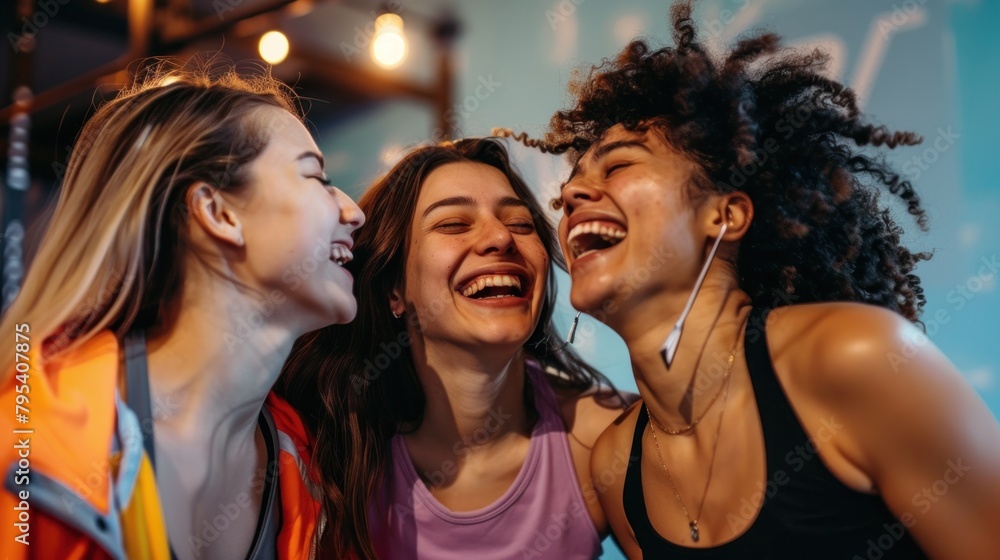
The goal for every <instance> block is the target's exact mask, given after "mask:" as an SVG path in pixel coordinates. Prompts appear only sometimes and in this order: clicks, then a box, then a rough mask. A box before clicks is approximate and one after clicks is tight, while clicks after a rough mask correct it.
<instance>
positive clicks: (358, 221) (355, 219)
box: [334, 189, 365, 229]
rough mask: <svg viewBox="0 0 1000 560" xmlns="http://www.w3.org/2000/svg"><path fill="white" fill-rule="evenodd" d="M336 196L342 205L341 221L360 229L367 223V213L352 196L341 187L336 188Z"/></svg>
mask: <svg viewBox="0 0 1000 560" xmlns="http://www.w3.org/2000/svg"><path fill="white" fill-rule="evenodd" d="M334 198H336V199H337V203H338V204H339V205H340V223H342V224H348V225H350V226H353V227H352V229H358V228H359V227H361V226H363V225H365V213H364V212H362V211H361V208H359V207H358V205H357V204H356V203H355V202H354V201H353V200H351V197H349V196H347V195H346V194H344V191H342V190H340V189H334Z"/></svg>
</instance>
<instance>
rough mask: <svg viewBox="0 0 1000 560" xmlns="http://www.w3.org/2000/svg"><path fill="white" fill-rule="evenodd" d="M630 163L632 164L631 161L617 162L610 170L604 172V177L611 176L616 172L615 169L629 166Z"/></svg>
mask: <svg viewBox="0 0 1000 560" xmlns="http://www.w3.org/2000/svg"><path fill="white" fill-rule="evenodd" d="M630 165H632V164H631V163H616V164H614V165H612V166H610V167H608V170H607V172H606V173H605V174H604V177H605V178H607V177H610V176H611V174H612V173H614V172H615V171H618V170H619V169H623V168H625V167H628V166H630Z"/></svg>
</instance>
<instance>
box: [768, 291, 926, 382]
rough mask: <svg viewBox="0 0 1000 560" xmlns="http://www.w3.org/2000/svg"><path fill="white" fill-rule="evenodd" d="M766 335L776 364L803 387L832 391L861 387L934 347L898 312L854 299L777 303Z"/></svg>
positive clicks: (899, 368)
mask: <svg viewBox="0 0 1000 560" xmlns="http://www.w3.org/2000/svg"><path fill="white" fill-rule="evenodd" d="M767 338H768V348H769V349H770V352H771V357H772V360H773V361H774V362H775V367H776V368H778V369H784V370H785V371H787V372H788V373H789V374H790V375H791V376H793V377H794V382H796V383H797V384H799V385H800V386H801V387H802V388H804V389H810V388H811V389H813V390H816V391H821V392H824V393H827V394H830V395H831V396H835V395H837V394H840V393H841V391H854V390H864V387H865V386H866V385H868V384H869V382H872V381H877V380H876V378H877V377H878V376H879V375H891V374H893V373H894V372H895V373H898V372H899V371H901V370H902V369H903V367H902V366H904V365H905V362H907V361H909V360H910V359H913V358H915V357H916V356H917V354H918V353H919V352H918V351H919V350H921V349H923V350H929V349H932V348H933V344H932V343H931V341H930V340H929V339H928V338H927V336H925V335H924V334H923V332H922V331H921V330H920V329H919V328H917V327H916V326H915V325H914V324H913V323H911V322H910V321H908V320H907V319H906V318H904V317H903V316H901V315H899V314H898V313H895V312H893V311H890V310H888V309H884V308H882V307H878V306H875V305H867V304H863V303H853V302H830V303H815V304H804V305H792V306H788V307H783V308H778V309H776V310H774V311H772V312H771V314H770V315H769V316H768V319H767ZM779 364H784V365H785V366H786V367H784V368H781V367H780V366H779ZM831 391H832V393H831Z"/></svg>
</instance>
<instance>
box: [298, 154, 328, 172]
mask: <svg viewBox="0 0 1000 560" xmlns="http://www.w3.org/2000/svg"><path fill="white" fill-rule="evenodd" d="M309 158H313V159H315V160H316V161H317V162H318V163H319V166H320V168H321V169H326V163H325V162H324V161H323V154H318V153H316V152H303V153H301V154H299V157H297V158H295V161H302V160H304V159H309Z"/></svg>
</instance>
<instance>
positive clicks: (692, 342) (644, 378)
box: [613, 266, 750, 428]
mask: <svg viewBox="0 0 1000 560" xmlns="http://www.w3.org/2000/svg"><path fill="white" fill-rule="evenodd" d="M689 296H690V291H679V292H676V293H661V294H657V295H656V296H654V297H652V298H650V299H649V300H646V301H644V302H643V305H641V306H637V307H636V308H635V309H633V310H632V312H631V313H628V317H624V316H623V317H621V319H622V321H621V324H620V325H618V324H616V325H613V328H615V330H616V331H617V332H618V334H619V335H621V337H622V339H623V340H624V341H625V344H626V345H627V346H628V349H629V355H630V356H631V359H632V370H633V372H634V374H635V380H636V385H637V386H638V389H639V394H640V395H641V396H642V399H643V402H644V403H645V404H646V406H647V407H648V408H649V410H650V411H651V412H652V413H653V416H654V417H656V418H657V419H658V420H659V421H660V422H661V423H662V424H666V425H667V426H668V427H675V428H676V427H680V426H684V425H687V424H689V423H690V422H691V421H692V419H693V418H694V417H695V416H696V415H698V414H700V413H701V412H702V411H703V410H704V409H705V407H706V406H707V405H708V403H709V402H710V401H711V400H712V398H713V397H714V396H715V395H716V394H717V393H718V392H719V391H721V390H722V388H723V384H724V383H725V382H726V378H727V370H728V369H729V357H730V354H732V353H733V351H734V349H735V358H734V365H733V369H737V370H738V369H739V368H740V364H741V362H742V356H743V338H742V337H743V325H744V323H745V321H746V318H747V315H748V314H749V312H750V298H749V296H748V295H747V294H746V293H745V292H743V291H742V290H740V289H739V287H738V285H737V282H736V279H735V276H734V275H731V274H728V273H725V272H724V271H722V270H721V269H716V268H715V266H713V268H712V269H710V271H709V274H708V276H707V277H706V279H705V282H704V284H703V285H702V287H701V290H700V291H699V293H698V295H697V297H696V299H695V301H694V304H693V306H692V308H691V312H690V313H689V314H688V316H687V319H686V320H685V322H684V325H683V330H682V334H681V339H680V344H679V345H678V347H677V351H676V353H675V354H674V359H673V361H672V362H671V364H670V367H669V368H668V367H667V365H666V364H665V363H664V360H663V355H662V354H661V352H660V348H661V347H662V345H663V342H664V340H666V338H667V336H668V335H669V333H670V332H671V331H672V330H673V328H674V324H675V323H676V322H677V319H678V318H679V317H680V315H681V312H682V311H683V309H684V306H685V305H686V304H687V299H688V297H689Z"/></svg>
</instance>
